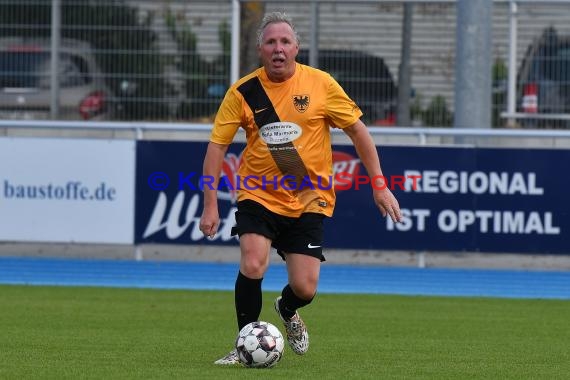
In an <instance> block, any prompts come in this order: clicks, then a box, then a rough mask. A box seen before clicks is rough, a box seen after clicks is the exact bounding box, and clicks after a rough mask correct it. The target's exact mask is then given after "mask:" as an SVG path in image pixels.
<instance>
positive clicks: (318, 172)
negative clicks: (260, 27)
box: [210, 63, 362, 217]
mask: <svg viewBox="0 0 570 380" xmlns="http://www.w3.org/2000/svg"><path fill="white" fill-rule="evenodd" d="M361 116H362V112H361V111H360V109H359V108H358V106H357V105H356V104H355V103H354V102H353V101H352V100H351V99H350V98H349V97H348V96H347V95H346V93H345V92H344V90H343V89H342V88H341V87H340V85H339V84H338V83H337V82H336V81H335V80H334V79H333V78H332V77H331V76H330V75H329V74H327V73H325V72H323V71H321V70H317V69H314V68H312V67H310V66H306V65H302V64H299V63H297V66H296V69H295V74H294V75H293V76H292V77H291V78H289V79H288V80H286V81H285V82H281V83H275V82H271V81H270V80H269V79H268V78H267V75H266V73H265V70H264V69H263V68H259V69H257V70H256V71H254V72H252V73H251V74H249V75H247V76H245V77H243V78H242V79H240V80H239V81H238V82H236V83H235V84H234V85H232V86H231V88H230V89H229V90H228V91H227V93H226V96H225V98H224V101H223V102H222V104H221V106H220V109H219V110H218V113H217V115H216V119H215V121H214V128H213V130H212V134H211V137H210V141H211V142H214V143H217V144H223V145H226V144H230V143H231V142H232V141H233V138H234V136H235V134H236V133H237V131H238V129H239V127H242V128H243V129H244V130H245V132H246V137H247V145H246V148H245V150H244V151H243V154H242V160H241V165H240V168H239V170H238V176H239V177H240V178H241V179H242V180H241V182H242V184H241V185H240V188H239V189H238V201H239V200H245V199H250V200H253V201H256V202H258V203H260V204H262V205H263V206H265V207H266V208H267V209H269V210H271V211H273V212H275V213H277V214H280V215H285V216H291V217H298V216H300V215H301V214H302V213H303V212H316V213H320V214H324V215H326V216H332V213H333V210H334V205H335V193H334V188H333V171H332V148H331V138H330V130H329V128H330V127H335V128H341V129H342V128H346V127H348V126H350V125H352V124H354V123H355V122H356V121H357V120H358V119H359V118H360V117H361ZM246 178H247V180H246V181H245V183H244V180H245V179H246Z"/></svg>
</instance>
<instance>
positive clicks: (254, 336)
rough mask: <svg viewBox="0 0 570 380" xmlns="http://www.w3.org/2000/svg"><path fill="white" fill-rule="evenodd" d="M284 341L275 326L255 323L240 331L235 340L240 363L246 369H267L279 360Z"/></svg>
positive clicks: (266, 323)
mask: <svg viewBox="0 0 570 380" xmlns="http://www.w3.org/2000/svg"><path fill="white" fill-rule="evenodd" d="M284 347H285V341H284V339H283V335H282V334H281V332H280V331H279V329H278V328H277V327H275V325H272V324H271V323H269V322H264V321H257V322H251V323H248V324H247V325H245V326H244V327H243V329H241V331H240V332H239V334H238V336H237V339H236V349H237V353H238V357H239V360H240V362H241V363H242V364H243V365H245V366H246V367H252V368H269V367H273V366H274V365H275V364H277V363H278V362H279V360H281V357H282V356H283V348H284Z"/></svg>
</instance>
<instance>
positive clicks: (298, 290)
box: [290, 282, 317, 303]
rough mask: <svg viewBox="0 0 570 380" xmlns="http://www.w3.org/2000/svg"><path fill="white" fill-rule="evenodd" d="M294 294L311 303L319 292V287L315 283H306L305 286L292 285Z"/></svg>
mask: <svg viewBox="0 0 570 380" xmlns="http://www.w3.org/2000/svg"><path fill="white" fill-rule="evenodd" d="M290 286H291V289H292V290H293V293H295V295H296V296H297V297H299V298H301V299H302V300H305V301H307V302H308V303H311V301H312V300H313V298H314V297H315V293H316V292H317V285H316V282H315V283H304V284H290Z"/></svg>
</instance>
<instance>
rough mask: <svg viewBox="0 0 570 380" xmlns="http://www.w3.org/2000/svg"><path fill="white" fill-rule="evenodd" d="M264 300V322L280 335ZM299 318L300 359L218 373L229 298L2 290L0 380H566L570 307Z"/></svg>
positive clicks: (407, 302) (411, 307)
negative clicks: (303, 334) (304, 331)
mask: <svg viewBox="0 0 570 380" xmlns="http://www.w3.org/2000/svg"><path fill="white" fill-rule="evenodd" d="M264 296H265V299H264V309H263V312H262V315H261V319H263V320H267V321H269V322H272V323H274V324H276V325H277V326H278V327H280V328H282V325H281V324H279V323H278V318H277V316H276V315H275V313H274V311H273V308H272V301H273V298H274V297H275V296H276V294H275V293H273V294H270V293H266V294H265V295H264ZM302 315H303V318H304V319H305V322H306V323H307V325H308V328H309V333H310V336H311V347H310V350H309V352H308V353H307V354H306V355H304V356H297V355H295V354H294V353H293V352H292V351H291V350H290V349H289V347H286V348H285V354H284V357H283V359H282V360H281V362H280V363H278V364H277V366H276V367H274V368H271V369H247V368H243V367H222V368H220V367H217V366H215V365H213V363H212V362H213V361H214V360H215V359H217V358H218V357H219V356H221V355H223V354H225V353H227V351H229V350H230V349H231V348H232V344H233V340H234V337H235V334H236V326H235V318H234V314H233V294H232V293H231V292H214V291H178V290H177V291H173V290H146V289H144V290H143V289H114V288H68V287H26V286H0V326H1V327H0V379H224V380H228V379H313V380H316V379H568V378H569V376H570V302H568V301H551V300H507V299H485V298H443V297H399V296H377V295H333V294H320V295H318V296H317V298H316V299H315V302H314V303H313V304H312V305H310V306H308V307H306V308H305V309H303V312H302ZM282 331H283V329H282Z"/></svg>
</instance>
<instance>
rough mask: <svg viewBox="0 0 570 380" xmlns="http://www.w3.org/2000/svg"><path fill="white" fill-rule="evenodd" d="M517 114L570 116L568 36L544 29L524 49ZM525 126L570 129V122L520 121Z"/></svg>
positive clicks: (519, 75) (569, 54)
mask: <svg viewBox="0 0 570 380" xmlns="http://www.w3.org/2000/svg"><path fill="white" fill-rule="evenodd" d="M517 83H518V99H519V107H518V110H519V112H524V113H527V114H567V115H569V116H570V36H560V35H558V33H557V32H556V30H555V29H553V28H548V29H546V30H545V31H544V32H543V34H542V35H541V36H540V38H538V39H536V40H535V41H534V42H533V43H532V44H531V45H530V46H529V47H528V49H527V52H526V54H525V56H524V59H523V61H522V64H521V67H520V70H519V73H518V79H517ZM521 125H522V126H524V127H542V128H570V120H561V119H558V120H551V119H548V120H545V119H539V118H536V119H534V118H531V119H522V120H521Z"/></svg>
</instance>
